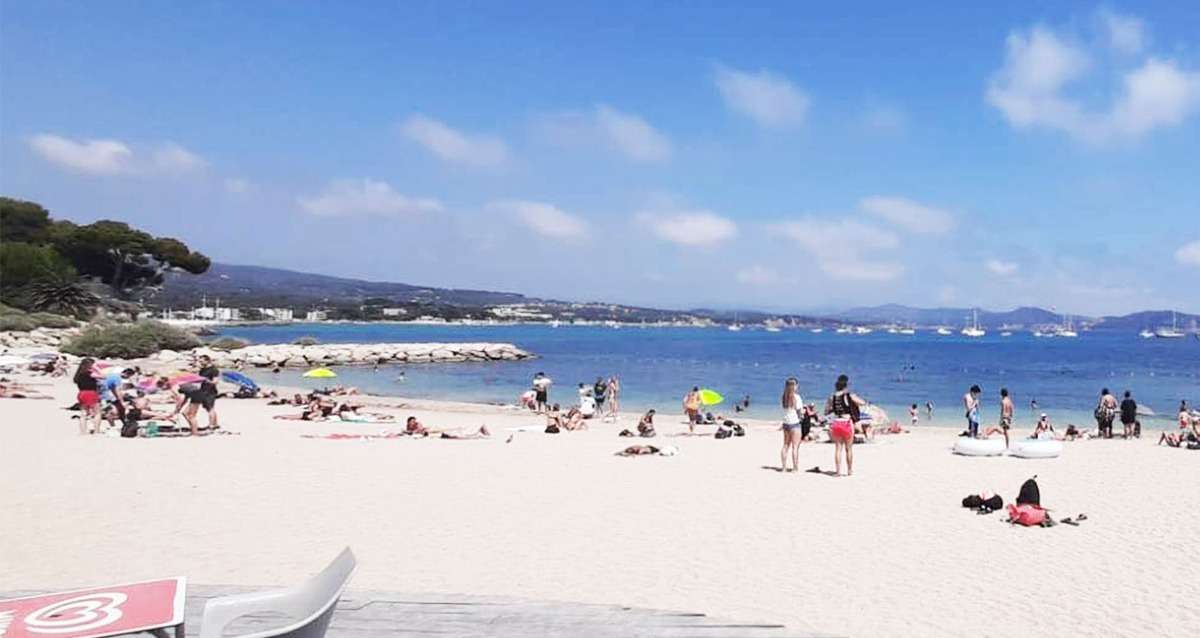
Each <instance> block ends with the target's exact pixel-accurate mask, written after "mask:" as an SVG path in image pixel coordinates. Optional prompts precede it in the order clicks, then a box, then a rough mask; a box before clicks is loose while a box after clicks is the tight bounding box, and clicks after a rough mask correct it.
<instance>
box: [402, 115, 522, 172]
mask: <svg viewBox="0 0 1200 638" xmlns="http://www.w3.org/2000/svg"><path fill="white" fill-rule="evenodd" d="M400 132H401V133H403V134H404V136H405V137H407V138H409V139H410V140H412V141H414V142H416V143H417V144H420V145H421V146H424V147H425V148H426V150H428V151H429V152H430V153H433V154H434V155H436V156H437V157H438V158H440V159H442V160H444V161H447V162H452V163H455V164H465V165H467V166H474V167H479V168H496V167H500V166H503V165H505V164H507V163H508V161H509V153H508V147H507V146H506V145H505V144H504V141H503V140H501V139H500V138H498V137H493V136H490V135H468V134H466V133H463V132H462V131H458V130H456V129H453V128H451V127H449V126H447V125H446V124H444V123H442V122H439V121H438V120H435V119H433V118H430V117H426V116H424V115H420V114H417V115H413V116H411V117H409V118H408V119H407V120H405V121H404V122H403V123H402V124H401V125H400Z"/></svg>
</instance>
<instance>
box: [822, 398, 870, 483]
mask: <svg viewBox="0 0 1200 638" xmlns="http://www.w3.org/2000/svg"><path fill="white" fill-rule="evenodd" d="M849 386H850V378H849V377H847V376H846V375H844V374H843V375H841V376H839V377H838V378H837V383H835V384H834V386H833V390H834V391H833V394H831V395H829V398H828V399H827V400H826V401H825V414H832V415H833V423H832V425H830V426H829V436H830V438H832V439H833V464H834V466H835V467H836V468H837V474H838V475H839V476H841V474H842V456H843V454H844V455H845V457H846V476H850V475H851V474H854V423H855V422H856V421H858V408H859V406H863V405H866V404H867V402H866V401H863V400H862V399H860V398H859V397H857V396H855V394H854V393H853V392H851V391H850V388H849Z"/></svg>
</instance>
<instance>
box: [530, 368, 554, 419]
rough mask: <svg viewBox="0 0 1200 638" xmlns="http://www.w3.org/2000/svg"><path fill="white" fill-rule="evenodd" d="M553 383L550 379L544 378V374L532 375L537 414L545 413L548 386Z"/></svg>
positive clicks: (547, 403)
mask: <svg viewBox="0 0 1200 638" xmlns="http://www.w3.org/2000/svg"><path fill="white" fill-rule="evenodd" d="M553 383H554V382H553V381H551V380H550V377H548V376H546V373H545V372H539V373H537V374H535V375H533V393H534V401H535V402H536V404H537V410H536V411H537V413H538V414H542V413H543V412H545V411H546V407H547V406H548V405H549V403H550V386H551V385H552V384H553Z"/></svg>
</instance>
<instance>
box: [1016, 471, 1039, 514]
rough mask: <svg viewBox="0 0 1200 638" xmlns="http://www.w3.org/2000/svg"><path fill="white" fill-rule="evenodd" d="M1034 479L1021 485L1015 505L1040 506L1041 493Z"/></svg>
mask: <svg viewBox="0 0 1200 638" xmlns="http://www.w3.org/2000/svg"><path fill="white" fill-rule="evenodd" d="M1036 478H1037V477H1036V476H1035V477H1033V478H1031V479H1029V480H1027V481H1025V482H1024V483H1022V484H1021V491H1020V492H1019V493H1018V494H1017V505H1034V506H1037V507H1041V506H1042V492H1041V490H1039V489H1038V484H1037V481H1036V480H1034V479H1036Z"/></svg>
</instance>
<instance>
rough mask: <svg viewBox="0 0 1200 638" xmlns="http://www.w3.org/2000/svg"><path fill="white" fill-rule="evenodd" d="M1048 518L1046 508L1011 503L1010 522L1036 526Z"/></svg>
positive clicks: (1009, 507) (1009, 510) (1009, 509)
mask: <svg viewBox="0 0 1200 638" xmlns="http://www.w3.org/2000/svg"><path fill="white" fill-rule="evenodd" d="M1045 520H1046V510H1044V509H1042V508H1040V507H1038V506H1036V505H1009V506H1008V522H1010V523H1014V524H1016V525H1024V526H1026V527H1036V526H1038V525H1041V524H1042V522H1043V521H1045Z"/></svg>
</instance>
